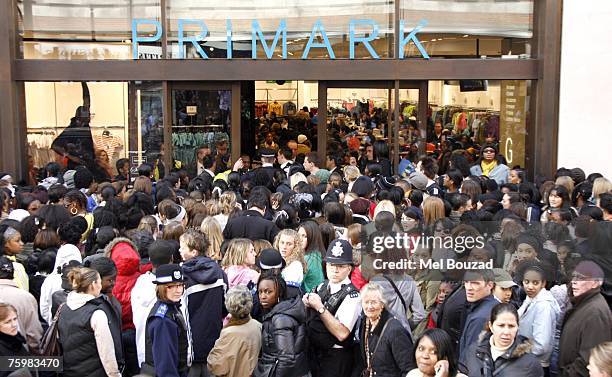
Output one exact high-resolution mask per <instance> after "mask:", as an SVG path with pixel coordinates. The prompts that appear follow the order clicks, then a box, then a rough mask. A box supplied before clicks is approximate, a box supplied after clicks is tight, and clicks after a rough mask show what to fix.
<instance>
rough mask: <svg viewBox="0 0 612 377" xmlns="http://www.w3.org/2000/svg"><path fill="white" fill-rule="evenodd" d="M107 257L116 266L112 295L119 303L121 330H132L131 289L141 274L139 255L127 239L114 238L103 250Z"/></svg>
mask: <svg viewBox="0 0 612 377" xmlns="http://www.w3.org/2000/svg"><path fill="white" fill-rule="evenodd" d="M105 254H106V256H107V257H109V258H110V259H112V260H113V262H115V265H116V266H117V280H116V281H115V287H114V288H113V295H114V296H115V297H116V298H117V300H119V302H120V303H121V322H122V326H121V329H122V330H123V331H125V330H128V329H134V328H135V327H134V321H133V320H132V303H131V298H130V297H131V293H132V288H134V285H135V284H136V280H137V279H138V277H139V276H140V275H142V273H141V272H140V255H139V254H138V251H137V249H136V246H135V245H134V244H133V243H132V241H130V240H129V239H127V238H115V239H114V240H113V241H111V243H109V244H108V245H107V246H106V248H105Z"/></svg>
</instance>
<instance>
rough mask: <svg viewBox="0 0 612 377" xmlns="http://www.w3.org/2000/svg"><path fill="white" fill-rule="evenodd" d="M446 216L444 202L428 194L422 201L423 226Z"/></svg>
mask: <svg viewBox="0 0 612 377" xmlns="http://www.w3.org/2000/svg"><path fill="white" fill-rule="evenodd" d="M444 217H446V216H445V211H444V202H443V201H442V199H440V198H438V197H437V196H430V197H428V198H427V199H425V201H424V202H423V218H424V220H425V223H424V225H425V228H429V227H431V226H433V224H435V223H436V221H438V220H439V219H442V218H444Z"/></svg>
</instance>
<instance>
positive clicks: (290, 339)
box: [253, 297, 308, 377]
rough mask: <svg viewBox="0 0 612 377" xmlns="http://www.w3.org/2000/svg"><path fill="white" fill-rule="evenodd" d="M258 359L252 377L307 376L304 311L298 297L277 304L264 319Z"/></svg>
mask: <svg viewBox="0 0 612 377" xmlns="http://www.w3.org/2000/svg"><path fill="white" fill-rule="evenodd" d="M261 340H262V342H261V346H262V347H261V348H262V350H261V357H260V358H259V362H258V363H257V368H255V371H254V373H253V376H254V377H264V376H265V377H268V376H276V377H301V376H304V375H306V374H308V359H307V358H306V310H305V308H304V304H303V303H302V300H301V298H300V297H294V298H291V299H288V300H285V301H281V302H280V303H278V304H276V306H275V307H274V308H273V309H272V311H270V312H269V313H267V314H266V315H264V317H263V324H262V338H261Z"/></svg>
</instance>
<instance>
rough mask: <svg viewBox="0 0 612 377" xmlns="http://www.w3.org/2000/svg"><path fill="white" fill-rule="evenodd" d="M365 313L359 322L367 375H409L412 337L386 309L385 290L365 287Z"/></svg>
mask: <svg viewBox="0 0 612 377" xmlns="http://www.w3.org/2000/svg"><path fill="white" fill-rule="evenodd" d="M361 305H362V307H363V315H362V317H361V322H360V324H359V348H360V351H361V352H360V354H361V360H362V363H363V367H364V368H365V370H364V373H363V374H362V375H363V376H368V377H371V376H374V375H378V376H388V377H395V376H397V377H400V376H405V375H406V374H408V372H409V371H410V370H411V369H413V368H414V363H413V361H412V340H411V339H410V335H409V334H408V332H407V331H406V330H405V329H404V327H403V326H402V324H401V323H400V321H398V320H397V319H395V318H394V317H393V315H391V314H390V313H389V311H387V309H386V308H385V305H386V301H385V297H384V295H383V289H382V288H381V287H380V286H379V285H378V284H376V283H368V284H366V285H365V286H364V287H363V288H362V289H361Z"/></svg>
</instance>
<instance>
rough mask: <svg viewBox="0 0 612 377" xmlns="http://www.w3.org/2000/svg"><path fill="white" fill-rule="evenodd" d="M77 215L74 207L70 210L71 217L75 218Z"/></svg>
mask: <svg viewBox="0 0 612 377" xmlns="http://www.w3.org/2000/svg"><path fill="white" fill-rule="evenodd" d="M77 213H79V211H78V210H77V209H76V208H74V207H72V208H70V214H71V215H72V216H76V214H77Z"/></svg>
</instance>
